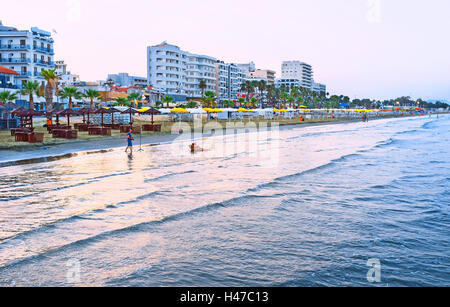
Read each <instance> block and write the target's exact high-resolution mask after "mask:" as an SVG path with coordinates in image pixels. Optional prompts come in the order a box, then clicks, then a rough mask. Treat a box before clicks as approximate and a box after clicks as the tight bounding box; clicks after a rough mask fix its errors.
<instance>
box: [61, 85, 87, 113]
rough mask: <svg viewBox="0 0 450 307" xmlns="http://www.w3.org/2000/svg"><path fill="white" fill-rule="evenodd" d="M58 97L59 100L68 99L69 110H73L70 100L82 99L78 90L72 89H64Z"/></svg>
mask: <svg viewBox="0 0 450 307" xmlns="http://www.w3.org/2000/svg"><path fill="white" fill-rule="evenodd" d="M59 96H60V97H61V98H63V99H64V98H68V99H69V109H72V108H73V103H72V99H73V98H75V99H80V98H82V97H83V94H82V93H81V92H79V91H78V89H76V88H74V87H65V88H64V89H63V90H62V91H61V92H60V93H59Z"/></svg>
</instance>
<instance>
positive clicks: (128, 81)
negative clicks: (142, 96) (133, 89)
mask: <svg viewBox="0 0 450 307" xmlns="http://www.w3.org/2000/svg"><path fill="white" fill-rule="evenodd" d="M106 80H112V81H113V82H114V84H115V85H118V86H121V87H130V86H147V83H148V80H147V78H144V77H137V76H130V75H129V74H128V73H118V74H109V75H108V77H107V78H106Z"/></svg>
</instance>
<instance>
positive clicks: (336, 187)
mask: <svg viewBox="0 0 450 307" xmlns="http://www.w3.org/2000/svg"><path fill="white" fill-rule="evenodd" d="M449 128H450V117H449V116H441V117H440V118H439V119H436V118H435V117H433V118H428V117H418V118H405V119H388V120H379V121H372V122H369V123H359V122H358V123H347V124H336V125H328V126H316V127H306V128H293V129H285V130H280V131H279V133H278V134H269V136H268V139H266V138H265V135H264V133H256V135H258V136H261V135H262V136H264V137H261V138H260V139H259V140H258V143H257V145H259V146H262V147H257V149H258V150H260V151H259V152H258V153H255V150H256V149H255V148H252V147H251V146H244V145H246V144H248V142H247V141H246V137H245V135H244V136H238V137H237V138H236V140H235V142H234V143H230V144H238V145H243V146H237V149H236V152H231V151H230V152H229V153H227V152H225V153H223V155H221V156H212V155H213V153H204V154H198V155H190V154H186V155H185V154H181V152H184V150H185V149H186V147H184V146H185V145H181V146H180V147H176V146H174V145H170V144H167V145H161V146H156V147H152V148H145V151H144V152H135V154H134V155H133V157H127V156H126V155H125V154H124V153H123V151H122V149H120V150H110V151H104V152H97V153H92V154H85V155H78V156H74V157H70V158H65V159H61V160H58V159H55V160H51V159H50V161H47V162H42V161H35V162H33V161H31V162H32V163H26V164H20V163H19V164H17V165H5V166H4V167H0V178H2V180H1V181H0V225H1V226H0V285H18V286H36V285H41V286H67V285H72V284H71V283H70V280H68V279H67V272H68V270H69V269H70V268H71V263H73V261H75V262H76V263H79V265H80V279H79V280H77V281H76V282H75V283H74V285H94V286H331V285H333V286H351V285H362V286H365V285H372V284H370V283H369V282H368V281H367V278H366V274H367V271H368V270H369V269H370V268H369V267H367V266H366V264H367V261H368V259H371V258H376V259H379V260H380V262H381V269H382V270H381V274H382V275H381V276H382V280H381V282H380V283H378V284H376V285H380V286H386V285H389V286H449V285H450V269H449V265H450V256H449V254H450V253H449V251H450V243H449V242H450V240H449V239H450V230H449V226H450V217H449V212H450V210H449V205H450V191H449V187H450V161H449V156H450V147H449V145H448V144H450V132H449ZM225 141H227V142H228V141H229V137H225ZM223 142H224V138H223V137H220V136H215V137H212V138H209V139H208V140H206V141H205V144H204V146H205V147H206V148H216V149H217V148H220V146H221V145H222V144H223ZM264 146H267V147H264ZM261 148H266V149H267V150H265V151H263V152H261ZM258 154H259V155H260V156H258ZM264 155H265V158H266V159H265V160H264V159H263V158H262V156H264ZM268 155H269V156H268ZM274 155H276V159H274ZM267 161H270V163H267Z"/></svg>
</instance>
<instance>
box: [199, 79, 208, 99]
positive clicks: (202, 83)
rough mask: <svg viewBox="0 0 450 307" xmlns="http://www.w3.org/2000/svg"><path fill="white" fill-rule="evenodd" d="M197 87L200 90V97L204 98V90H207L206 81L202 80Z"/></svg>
mask: <svg viewBox="0 0 450 307" xmlns="http://www.w3.org/2000/svg"><path fill="white" fill-rule="evenodd" d="M198 87H199V88H200V89H201V90H202V96H204V95H205V90H206V88H207V84H206V81H205V80H203V79H202V80H200V84H199V86H198Z"/></svg>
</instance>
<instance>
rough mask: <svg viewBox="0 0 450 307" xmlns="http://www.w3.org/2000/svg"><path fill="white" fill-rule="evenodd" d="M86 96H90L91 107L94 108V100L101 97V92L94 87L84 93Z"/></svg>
mask: <svg viewBox="0 0 450 307" xmlns="http://www.w3.org/2000/svg"><path fill="white" fill-rule="evenodd" d="M84 97H85V98H89V100H90V104H89V108H91V109H93V108H94V100H95V99H97V98H98V97H100V92H99V91H96V90H93V89H89V90H87V91H86V93H84Z"/></svg>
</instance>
